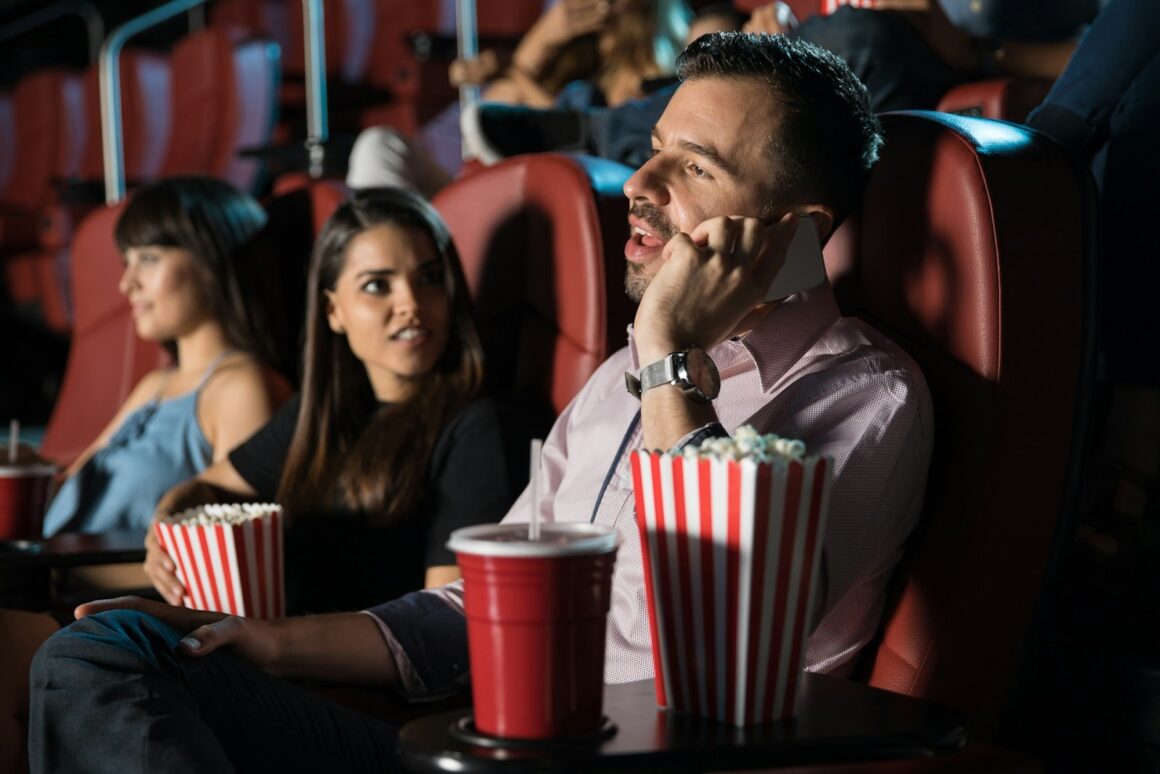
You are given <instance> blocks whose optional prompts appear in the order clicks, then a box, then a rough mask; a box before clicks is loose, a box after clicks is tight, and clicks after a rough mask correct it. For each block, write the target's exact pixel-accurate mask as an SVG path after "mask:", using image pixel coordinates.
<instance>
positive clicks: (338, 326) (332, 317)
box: [322, 290, 346, 336]
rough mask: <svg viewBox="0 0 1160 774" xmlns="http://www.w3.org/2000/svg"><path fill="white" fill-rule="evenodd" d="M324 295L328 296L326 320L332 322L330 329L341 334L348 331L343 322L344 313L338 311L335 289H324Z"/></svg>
mask: <svg viewBox="0 0 1160 774" xmlns="http://www.w3.org/2000/svg"><path fill="white" fill-rule="evenodd" d="M322 295H323V296H325V297H326V322H327V323H329V324H330V329H331V330H332V331H334V332H335V333H337V334H338V335H339V336H341V335H343V334H344V333H346V326H345V325H343V323H342V314H341V313H340V312H339V311H338V307H337V306H335V303H334V291H332V290H324V291H322Z"/></svg>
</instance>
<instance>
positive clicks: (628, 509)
mask: <svg viewBox="0 0 1160 774" xmlns="http://www.w3.org/2000/svg"><path fill="white" fill-rule="evenodd" d="M709 354H710V355H711V357H712V358H713V361H714V362H715V363H716V364H717V367H718V369H719V370H720V372H721V393H720V395H719V397H718V398H717V400H716V401H714V406H715V408H716V411H717V416H718V418H719V420H720V422H721V424H722V425H723V426H724V428H725V429H726V430H728V431H729V432H732V431H733V430H735V429H736V428H737V427H739V426H741V425H743V424H751V425H753V426H754V427H756V428H757V429H758V430H759V431H760V432H763V433H770V432H773V433H777V434H779V435H782V436H788V437H793V438H800V439H802V440H804V441H805V442H806V445H807V449H808V452H809V453H810V454H827V455H830V456H831V457H832V458H833V460H834V480H833V487H832V490H831V500H830V517H829V523H828V526H827V529H826V534H825V538H824V542H823V560H822V561H823V565H822V583H823V586H822V588H821V592H822V593H821V594H820V595H819V597H820V599H821V602H820V605H819V609H818V610H817V615H816V616H815V620H816V626H815V628H814V629H813V632H812V634H811V636H810V640H809V647H808V649H807V653H806V669H809V670H811V671H817V672H828V673H836V674H846V673H848V672H849V670H850V669H851V668H852V666H853V664H854V660H855V657H856V656H857V655H858V653H859V651H860V650H861V649H862V648H863V647H864V646H865V645H866V643H867V642H869V641H870V639H871V637H873V636H874V633H875V631H876V629H877V626H878V623H879V619H880V618H881V614H882V606H883V597H884V592H885V589H886V585H887V582H888V580H889V578H890V574H891V571H892V570H893V569H894V566H895V565H896V564H897V562H898V560H899V558H900V557H901V555H902V551H903V544H904V542H905V540H906V538H907V536H908V535H909V534H910V532H911V529H912V528H913V527H914V525H915V523H916V522H917V520H918V517H919V512H920V509H921V505H922V496H923V490H924V484H925V480H926V471H927V464H928V462H929V459H930V451H931V440H932V429H933V427H932V417H931V403H930V395H929V393H928V391H927V388H926V383H925V381H924V380H923V377H922V374H921V372H920V371H919V369H918V367H917V366H916V365H915V363H914V362H913V361H912V360H911V358H910V357H909V356H908V355H907V354H906V353H905V352H903V351H902V350H901V349H900V348H898V347H897V346H896V345H895V344H893V343H892V342H891V341H890V340H888V339H887V338H886V337H885V336H883V335H881V334H880V333H878V332H877V331H875V330H874V329H873V328H871V327H870V326H869V325H867V324H866V323H864V322H862V321H860V320H857V319H854V318H845V317H841V316H840V315H839V312H838V308H837V304H836V303H835V301H834V297H833V293H832V291H831V290H830V288H829V286H828V285H825V286H821V287H818V288H814V289H813V290H810V291H806V292H803V293H799V294H797V295H795V296H791V297H790V298H788V299H786V301H784V302H783V303H782V304H781V305H780V306H779V307H777V308H776V309H774V311H773V312H771V313H770V314H769V315H767V316H766V317H765V318H764V319H763V320H762V321H761V323H760V324H759V325H758V327H756V328H754V329H753V330H752V331H750V332H749V333H748V334H746V335H744V336H742V337H740V338H737V339H731V340H728V341H725V342H722V343H721V344H718V345H717V346H715V347H713V348H712V349H711V350H710V351H709ZM639 367H640V366H639V363H637V362H636V355H635V350H634V349H633V345H632V337H631V330H630V332H629V345H628V346H627V347H625V348H624V349H622V350H620V351H619V352H617V353H615V354H614V355H612V357H610V358H609V359H608V360H607V361H605V362H604V363H603V364H602V365H601V366H600V368H599V369H597V371H596V373H595V374H593V376H592V378H591V379H589V380H588V383H587V384H586V385H585V386H584V388H583V389H582V390H581V391H580V393H579V394H578V395H577V396H576V397H575V398H574V399H573V401H572V402H571V404H569V406H568V407H567V408H566V409H565V410H564V412H563V414H561V415H560V417H559V419H558V420H557V421H556V424H555V425H554V426H553V428H552V431H551V432H550V433H549V435H548V438H547V440H546V441H545V443H544V451H543V458H542V465H541V471H540V481H539V487H538V489H539V491H540V492H541V493H542V494H541V495H540V501H539V502H538V503H536V507H537V508H538V509H539V513H540V518H541V520H543V521H545V522H547V521H589V520H590V519H592V518H593V508H594V506H595V505H596V502H597V496H598V494H599V493H600V491H601V486H602V484H603V483H604V481H605V478H606V477H608V474H609V469H610V465H611V462H612V459H613V458H614V457H615V456H616V453H617V450H618V449H620V448H621V446H622V443H623V442H624V440H625V435H626V433H627V431H628V430H629V428H630V426H632V425H633V420H634V417H635V416H636V414H637V412H638V411H639V410H640V404H639V402H638V401H637V400H636V399H635V398H633V397H632V396H630V395H629V394H628V393H627V392H626V391H625V387H624V372H625V371H629V370H631V371H633V372H634V373H635V372H637V371H638V370H639ZM623 446H624V452H623V453H622V454H621V455H620V457H619V459H618V460H617V463H616V466H615V470H614V471H613V472H612V474H611V476H610V477H609V480H608V486H607V488H606V489H605V490H604V494H603V497H601V498H600V504H599V508H598V509H597V511H596V513H595V521H597V522H599V523H601V524H611V525H615V526H616V528H617V529H618V530H619V531H620V537H621V546H620V550H619V553H618V555H617V560H616V571H615V573H614V575H613V583H612V586H613V588H612V609H611V613H610V616H609V625H608V640H607V646H608V647H607V655H606V663H605V673H604V679H605V682H608V683H622V682H629V681H633V680H641V679H645V678H651V677H652V676H653V666H652V651H651V648H650V645H649V629H648V616H647V609H646V603H645V590H644V580H643V568H642V561H641V554H640V539H639V535H638V533H637V528H636V526H635V522H634V518H635V517H634V505H633V496H632V473H631V470H630V468H629V464H628V452H630V451H632V450H634V449H637V448H640V427H639V422H636V427H635V429H634V430H633V432H632V436H631V437H630V438H629V439H628V442H627V443H624V444H623ZM529 497H530V493H529V490H525V491H524V493H523V494H522V495H521V496H520V498H519V500H517V501H516V503H515V504H514V505H513V506H512V508H511V510H510V511H509V512H508V514H507V516H506V517H505V518H504V521H527V519H528V508H529V506H530V503H529V502H528V501H529ZM418 593H419V594H423V595H434V596H436V597H438V598H440V599H441V600H442V602H443V603H445V604H446V605H449V606H451V607H452V608H455V609H456V610H457V611H459V612H460V613H461V612H462V588H461V584H460V583H455V584H451V585H449V586H446V587H443V588H441V589H436V590H432V591H425V592H418ZM408 596H414V595H408ZM429 601H432V600H429ZM389 608H390V604H388V605H385V606H381V607H379V608H373V609H372V610H370V611H368V612H369V613H370V614H371V615H372V616H375V617H376V618H377V619H378V620H379V623H380V628H381V629H382V630H383V634H384V637H385V638H386V639H387V643H388V646H389V647H390V648H391V650H392V652H393V653H394V655H395V658H396V660H397V662H398V665H399V671H400V675H401V677H402V683H403V686H402V687H403V692H404V693H405V694H408V695H411V696H413V697H416V698H418V697H421V696H423V695H429V694H432V693H437V692H440V691H439V690H437V689H436V687H435V686H432V685H427V683H429V682H431V678H427V679H424V675H423V671H424V670H423V669H422V668H420V669H416V668H415V667H414V665H413V664H412V658H411V655H412V654H411V653H409V652H408V651H409V650H411V649H414V646H410V645H404V644H401V643H402V640H403V639H404V638H402V637H399V638H396V637H395V636H394V634H392V632H391V630H390V626H389V625H388V624H387V623H386V621H393V622H394V625H396V626H397V625H399V624H398V619H397V618H395V619H392V617H391V616H390V615H385V614H380V611H381V610H386V609H389ZM444 689H445V688H444Z"/></svg>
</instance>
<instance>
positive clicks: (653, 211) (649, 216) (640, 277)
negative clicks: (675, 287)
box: [624, 202, 680, 304]
mask: <svg viewBox="0 0 1160 774" xmlns="http://www.w3.org/2000/svg"><path fill="white" fill-rule="evenodd" d="M628 213H629V214H630V215H632V216H634V217H636V218H639V219H640V220H643V221H644V222H645V224H646V225H647V226H648V227H649V229H650V230H651V231H652V233H653V236H655V237H656V238H657V239H659V240H661V242H663V243H665V244H668V242H669V240H670V239H672V238H673V237H675V236H676V235H677V234H678V233H680V231H679V229H677V227H676V226H674V225H673V224H672V221H670V220H669V219H668V218H667V217H665V214H664V213H663V212H661V211H660V208H659V207H656V206H655V205H652V204H649V203H648V202H640V203H638V204H633V205H632V206H631V207H629V208H628ZM662 249H663V248H662ZM659 268H660V267H658V269H659ZM650 282H652V277H648V276H646V275H645V267H644V266H643V265H642V264H639V263H631V262H630V263H628V264H627V266H626V267H625V269H624V292H625V294H626V295H627V296H628V298H629V300H630V301H632V302H633V303H636V304H639V303H640V300H641V299H642V298H644V292H645V291H646V290H648V286H649V283H650Z"/></svg>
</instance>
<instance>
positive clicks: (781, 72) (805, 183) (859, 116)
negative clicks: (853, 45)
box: [677, 32, 882, 227]
mask: <svg viewBox="0 0 1160 774" xmlns="http://www.w3.org/2000/svg"><path fill="white" fill-rule="evenodd" d="M677 75H678V76H680V78H681V80H682V81H692V80H699V79H703V78H760V79H761V80H762V81H764V82H765V83H766V84H768V85H769V87H770V89H771V90H773V91H774V92H775V94H774V97H775V99H776V100H777V102H778V104H779V105H780V106H781V108H782V112H781V115H780V118H779V121H778V127H777V128H778V131H777V133H776V134H775V135H774V136H773V142H771V143H770V148H769V152H770V155H771V159H770V161H771V163H772V164H773V173H772V180H771V182H772V191H771V199H772V201H771V204H773V205H774V206H776V205H778V204H783V205H784V204H789V203H791V202H804V201H816V202H820V203H822V204H826V205H829V206H830V207H831V208H833V210H834V218H835V223H834V225H835V227H836V226H837V225H838V223H841V222H842V220H844V219H845V217H846V216H847V215H848V214H849V213H850V211H851V210H852V209H853V208H854V206H855V205H856V204H857V202H858V197H859V196H860V195H861V193H862V188H863V187H864V186H865V184H866V179H867V178H868V176H869V173H870V168H871V167H872V166H874V162H876V161H877V160H878V149H879V147H881V145H882V125H881V124H880V123H879V122H878V118H877V116H875V115H874V113H873V111H872V110H871V109H870V98H869V95H868V94H867V92H866V87H865V86H864V85H862V82H861V81H859V80H858V78H857V76H855V75H854V73H853V72H851V71H850V68H849V67H848V66H847V65H846V63H845V62H843V61H842V59H841V58H839V57H838V56H837V55H835V54H833V53H831V52H829V51H826V50H825V49H823V48H819V47H818V46H815V45H813V44H812V43H807V42H806V41H804V40H801V39H799V38H795V37H790V36H788V35H759V34H753V33H743V32H715V33H712V34H709V35H703V36H701V37H700V38H698V39H697V40H695V41H693V42H692V43H691V44H690V45H689V47H688V48H686V49H685V51H684V53H682V54H681V56H680V58H679V59H678V60H677Z"/></svg>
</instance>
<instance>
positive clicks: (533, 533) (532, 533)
mask: <svg viewBox="0 0 1160 774" xmlns="http://www.w3.org/2000/svg"><path fill="white" fill-rule="evenodd" d="M543 446H544V442H543V441H541V440H540V439H539V438H533V439H532V461H531V463H532V464H531V468H532V470H531V493H530V494H531V500H530V502H531V508H532V513H531V518H529V519H528V540H539V539H540V508H539V502H540V498H539V487H540V484H539V479H540V450H541V449H542V448H543Z"/></svg>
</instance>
